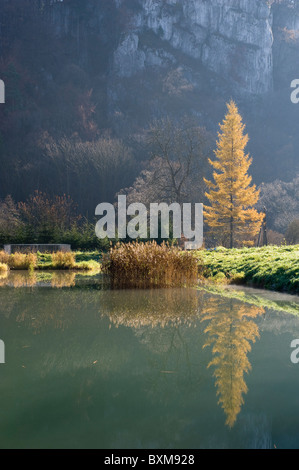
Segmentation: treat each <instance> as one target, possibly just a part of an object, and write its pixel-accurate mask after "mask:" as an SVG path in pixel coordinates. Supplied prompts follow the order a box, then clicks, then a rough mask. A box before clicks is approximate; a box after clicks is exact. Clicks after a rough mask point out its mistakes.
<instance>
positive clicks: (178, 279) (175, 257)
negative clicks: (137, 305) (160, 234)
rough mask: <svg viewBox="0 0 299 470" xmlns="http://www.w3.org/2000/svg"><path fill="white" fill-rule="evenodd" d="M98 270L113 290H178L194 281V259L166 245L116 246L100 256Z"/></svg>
mask: <svg viewBox="0 0 299 470" xmlns="http://www.w3.org/2000/svg"><path fill="white" fill-rule="evenodd" d="M102 271H103V272H104V273H106V274H109V276H110V280H111V286H112V287H113V288H124V289H126V288H153V287H181V286H184V285H194V284H196V282H197V276H198V268H197V260H196V259H195V257H194V256H193V254H192V253H190V252H184V251H181V250H180V249H179V248H177V247H171V246H169V245H168V244H166V243H163V244H162V245H158V244H157V243H156V242H155V241H153V242H147V243H138V242H132V243H127V244H126V243H117V245H115V247H113V248H111V249H110V254H109V255H108V256H106V257H104V260H103V265H102Z"/></svg>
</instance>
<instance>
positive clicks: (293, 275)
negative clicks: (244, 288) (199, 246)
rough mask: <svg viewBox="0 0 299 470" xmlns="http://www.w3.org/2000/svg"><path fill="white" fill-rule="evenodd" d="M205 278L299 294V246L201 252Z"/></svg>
mask: <svg viewBox="0 0 299 470" xmlns="http://www.w3.org/2000/svg"><path fill="white" fill-rule="evenodd" d="M197 256H198V257H200V259H202V260H203V263H204V269H203V276H204V278H207V279H209V280H210V281H213V282H216V283H217V282H219V283H221V282H231V283H238V284H247V285H249V286H255V287H261V288H264V289H270V290H276V291H284V292H289V293H294V294H298V293H299V245H295V246H268V247H262V248H242V249H232V250H228V249H225V248H217V249H216V250H211V251H207V250H204V251H200V252H198V253H197Z"/></svg>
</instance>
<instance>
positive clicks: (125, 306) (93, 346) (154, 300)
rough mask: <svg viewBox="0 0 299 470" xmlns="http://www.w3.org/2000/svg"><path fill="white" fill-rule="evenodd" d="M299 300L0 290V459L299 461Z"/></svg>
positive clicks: (100, 289)
mask: <svg viewBox="0 0 299 470" xmlns="http://www.w3.org/2000/svg"><path fill="white" fill-rule="evenodd" d="M296 338H299V298H298V297H293V296H292V297H291V296H287V295H280V294H275V293H269V292H263V291H257V290H251V289H241V288H209V289H206V288H205V289H203V288H200V289H166V290H160V289H158V290H138V291H137V290H123V291H111V290H109V289H107V288H106V286H105V283H103V280H102V278H101V277H100V276H97V277H94V278H90V277H86V276H78V275H77V276H75V274H51V273H47V274H33V275H31V276H30V275H24V274H21V273H12V274H10V275H9V277H8V278H6V279H2V280H0V339H2V340H3V341H4V343H5V361H6V363H5V364H0V404H1V406H0V448H106V449H126V448H131V449H139V448H147V449H167V448H169V449H176V448H180V449H202V448H275V447H276V448H299V364H293V363H292V362H291V360H290V355H291V352H292V350H291V348H290V344H291V341H292V340H293V339H296Z"/></svg>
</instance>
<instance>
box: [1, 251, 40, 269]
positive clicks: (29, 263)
mask: <svg viewBox="0 0 299 470" xmlns="http://www.w3.org/2000/svg"><path fill="white" fill-rule="evenodd" d="M36 265H37V255H36V254H35V253H15V254H13V255H10V256H9V260H8V266H9V267H10V268H11V269H16V270H24V269H30V270H31V269H34V268H35V267H36Z"/></svg>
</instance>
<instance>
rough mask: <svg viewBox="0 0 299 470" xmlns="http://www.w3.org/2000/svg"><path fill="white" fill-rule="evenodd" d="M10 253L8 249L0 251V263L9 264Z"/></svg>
mask: <svg viewBox="0 0 299 470" xmlns="http://www.w3.org/2000/svg"><path fill="white" fill-rule="evenodd" d="M8 260H9V254H8V253H6V251H0V263H4V264H8Z"/></svg>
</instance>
